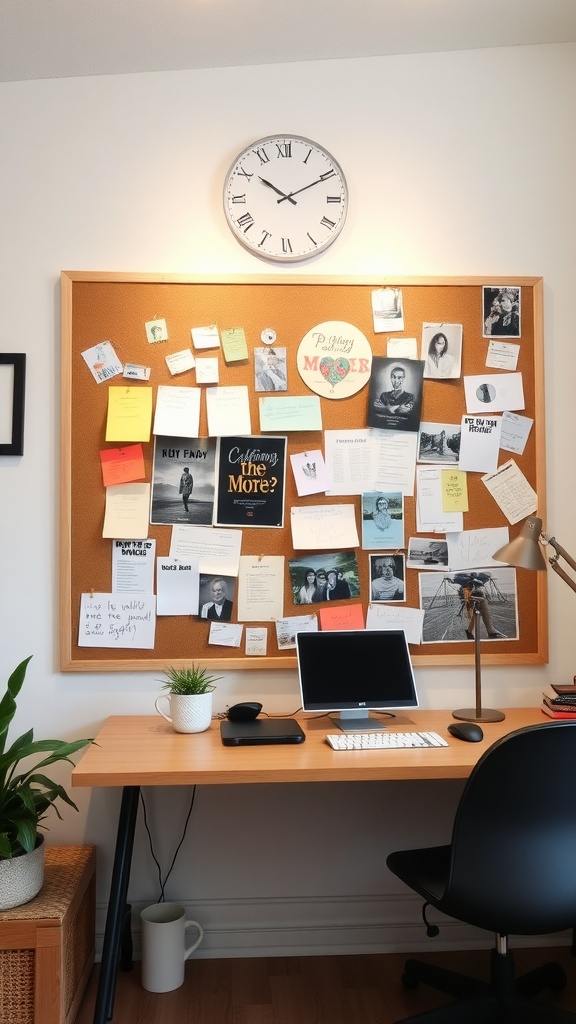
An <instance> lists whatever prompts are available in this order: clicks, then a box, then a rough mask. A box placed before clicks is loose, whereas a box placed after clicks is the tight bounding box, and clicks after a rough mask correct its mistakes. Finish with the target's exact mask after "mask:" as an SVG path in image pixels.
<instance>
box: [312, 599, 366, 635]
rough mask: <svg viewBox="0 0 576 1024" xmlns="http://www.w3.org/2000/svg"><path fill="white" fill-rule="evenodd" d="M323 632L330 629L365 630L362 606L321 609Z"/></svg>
mask: <svg viewBox="0 0 576 1024" xmlns="http://www.w3.org/2000/svg"><path fill="white" fill-rule="evenodd" d="M320 626H321V627H322V632H326V630H329V629H364V612H363V610H362V605H361V604H346V605H344V604H343V605H340V606H339V607H338V608H330V607H328V608H320Z"/></svg>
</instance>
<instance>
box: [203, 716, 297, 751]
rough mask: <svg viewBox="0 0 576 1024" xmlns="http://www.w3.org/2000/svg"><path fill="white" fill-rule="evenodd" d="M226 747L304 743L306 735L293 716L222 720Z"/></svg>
mask: <svg viewBox="0 0 576 1024" xmlns="http://www.w3.org/2000/svg"><path fill="white" fill-rule="evenodd" d="M220 736H221V739H222V743H223V744H224V746H225V747H244V746H256V745H257V744H262V743H303V742H304V740H305V739H306V735H305V734H304V732H303V731H302V729H301V728H300V726H299V725H298V722H296V721H295V720H294V719H293V718H255V719H254V720H253V721H252V722H229V721H225V722H220Z"/></svg>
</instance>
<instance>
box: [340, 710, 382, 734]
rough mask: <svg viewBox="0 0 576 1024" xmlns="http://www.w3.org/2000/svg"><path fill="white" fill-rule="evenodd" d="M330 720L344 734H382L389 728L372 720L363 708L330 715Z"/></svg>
mask: <svg viewBox="0 0 576 1024" xmlns="http://www.w3.org/2000/svg"><path fill="white" fill-rule="evenodd" d="M330 718H331V720H332V721H333V722H334V725H336V726H337V727H338V728H339V729H341V730H342V732H381V731H382V730H384V729H387V728H388V723H385V722H381V721H380V720H379V719H378V718H371V717H370V715H369V714H368V712H367V711H363V710H362V709H361V708H358V709H356V708H354V710H352V711H340V713H339V714H337V715H330Z"/></svg>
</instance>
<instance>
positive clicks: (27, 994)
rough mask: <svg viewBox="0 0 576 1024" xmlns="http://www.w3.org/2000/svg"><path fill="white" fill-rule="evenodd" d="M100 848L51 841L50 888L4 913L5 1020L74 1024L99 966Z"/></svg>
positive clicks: (1, 992) (0, 929)
mask: <svg viewBox="0 0 576 1024" xmlns="http://www.w3.org/2000/svg"><path fill="white" fill-rule="evenodd" d="M95 872H96V850H95V847H93V846H46V854H45V872H44V885H43V887H42V889H41V891H40V892H39V894H38V896H36V897H35V898H34V899H33V900H30V902H29V903H24V904H23V905H22V906H21V907H14V909H13V910H4V911H2V912H0V1024H72V1022H73V1021H74V1019H75V1017H76V1013H77V1012H78V1007H79V1005H80V1000H81V998H82V994H83V992H84V988H85V987H86V983H87V981H88V978H89V976H90V971H91V969H92V965H93V963H94V936H95V905H96V892H95V882H96V874H95Z"/></svg>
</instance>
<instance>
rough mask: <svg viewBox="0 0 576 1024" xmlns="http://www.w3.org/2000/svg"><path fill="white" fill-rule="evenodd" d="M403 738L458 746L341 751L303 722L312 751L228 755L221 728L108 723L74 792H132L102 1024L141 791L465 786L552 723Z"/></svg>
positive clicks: (523, 715)
mask: <svg viewBox="0 0 576 1024" xmlns="http://www.w3.org/2000/svg"><path fill="white" fill-rule="evenodd" d="M407 714H408V717H409V722H410V723H413V724H407V723H406V721H399V722H398V724H397V725H396V723H395V722H392V723H391V728H392V729H394V728H396V729H398V730H400V731H408V730H412V729H416V730H419V731H424V730H434V731H435V732H438V733H440V735H441V736H444V737H445V738H446V739H447V740H448V742H449V746H448V747H424V748H422V749H420V748H419V749H406V750H380V751H351V750H349V751H334V750H332V749H331V748H330V747H329V746H328V745H327V744H326V743H325V742H324V737H325V735H326V733H327V732H334V731H335V730H334V726H333V723H332V722H330V720H329V719H328V718H326V717H322V718H308V719H307V718H306V717H302V718H299V719H298V720H299V722H300V724H301V725H302V727H303V729H304V731H305V733H306V742H305V743H301V744H294V745H280V746H275V745H269V746H261V747H225V746H223V744H222V743H221V741H220V732H219V723H218V722H213V723H212V727H211V728H210V729H208V730H207V731H206V732H203V733H196V734H194V735H192V736H191V735H186V734H183V733H176V732H174V731H173V730H172V727H171V726H170V725H169V724H168V723H167V722H165V721H164V719H161V718H160V716H158V715H152V716H140V715H126V716H114V717H112V718H108V719H107V721H106V722H105V723H104V725H103V727H102V729H101V730H100V732H99V733H98V735H97V736H96V744H97V745H96V744H95V745H93V746H90V747H88V749H87V750H86V751H85V753H84V754H83V756H82V758H81V760H80V761H79V762H78V764H77V765H76V767H75V768H74V769H73V770H72V785H73V786H122V787H123V793H122V802H121V806H120V814H119V818H118V832H117V839H116V852H115V856H114V867H113V871H112V880H111V883H110V899H109V903H108V915H107V919H106V929H105V932H104V944H103V948H102V963H101V968H100V979H99V983H98V994H97V998H96V1007H95V1011H94V1024H105V1022H106V1021H108V1020H110V1019H111V1018H112V1013H113V1007H114V991H115V984H116V965H117V962H118V953H119V948H120V936H121V927H122V917H123V914H124V908H125V905H126V900H127V896H128V883H129V880H130V865H131V861H132V848H133V845H134V830H135V827H136V815H137V812H138V799H139V794H140V787H141V786H192V785H204V786H206V785H218V786H221V785H239V784H242V783H250V784H257V783H270V782H284V783H286V782H366V781H369V780H381V781H386V780H395V779H414V780H416V779H465V778H467V777H468V775H469V774H470V772H471V771H472V768H473V767H474V765H475V764H476V761H477V760H478V759H479V757H480V756H481V755H482V754H483V753H484V751H485V750H487V749H488V747H489V746H490V745H491V744H492V743H494V741H495V740H497V739H500V737H502V736H505V735H506V734H507V733H509V732H512V731H513V730H514V729H520V728H522V727H524V726H527V725H537V724H541V723H542V722H543V721H547V719H545V718H544V717H543V715H542V712H541V711H540V710H539V709H537V708H512V709H510V710H508V711H506V718H505V720H504V721H503V722H494V723H490V724H486V725H484V727H483V728H484V739H483V740H482V741H481V742H480V743H463V742H462V741H461V740H457V739H454V738H453V737H452V736H450V735H449V734H448V733H447V731H446V727H447V726H448V725H449V723H450V721H451V715H450V712H449V711H414V712H408V713H407Z"/></svg>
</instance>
